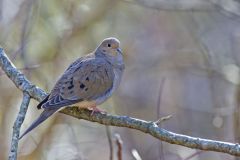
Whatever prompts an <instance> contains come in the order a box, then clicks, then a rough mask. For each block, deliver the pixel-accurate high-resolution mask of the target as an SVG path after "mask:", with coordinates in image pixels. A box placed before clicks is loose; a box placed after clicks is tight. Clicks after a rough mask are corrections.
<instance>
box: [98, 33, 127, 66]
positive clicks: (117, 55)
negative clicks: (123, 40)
mask: <svg viewBox="0 0 240 160" xmlns="http://www.w3.org/2000/svg"><path fill="white" fill-rule="evenodd" d="M95 54H96V56H97V57H104V58H106V59H107V60H108V61H110V62H111V63H119V62H121V61H123V55H122V51H121V49H120V41H119V40H118V39H117V38H113V37H110V38H106V39H104V40H103V41H102V42H101V44H100V45H99V46H98V48H97V50H96V52H95Z"/></svg>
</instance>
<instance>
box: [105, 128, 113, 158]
mask: <svg viewBox="0 0 240 160" xmlns="http://www.w3.org/2000/svg"><path fill="white" fill-rule="evenodd" d="M106 134H107V139H108V144H109V151H110V153H109V160H113V143H112V134H111V130H110V127H109V126H106Z"/></svg>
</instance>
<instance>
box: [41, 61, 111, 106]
mask: <svg viewBox="0 0 240 160" xmlns="http://www.w3.org/2000/svg"><path fill="white" fill-rule="evenodd" d="M113 79H114V72H113V69H112V67H111V65H110V64H109V63H108V62H107V61H105V60H104V59H95V58H87V59H83V60H81V61H79V62H78V63H75V65H72V67H71V66H70V67H69V68H68V69H67V70H66V71H65V72H64V74H63V75H62V77H61V78H60V79H59V81H58V82H57V83H56V85H55V87H54V89H53V90H52V92H51V93H50V96H49V98H48V100H47V101H46V102H45V103H44V104H43V105H42V108H48V109H49V108H55V107H63V106H67V105H72V104H75V103H78V102H81V101H94V100H96V99H97V98H98V97H101V96H104V95H105V94H106V93H107V92H109V91H110V90H111V88H112V87H113Z"/></svg>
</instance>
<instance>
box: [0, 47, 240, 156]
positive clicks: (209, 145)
mask: <svg viewBox="0 0 240 160" xmlns="http://www.w3.org/2000/svg"><path fill="white" fill-rule="evenodd" d="M0 66H1V67H2V69H3V71H5V73H6V75H7V76H8V77H9V78H10V79H11V80H12V81H13V83H14V84H15V85H16V86H17V87H18V88H19V89H20V90H21V91H23V92H25V93H27V94H28V95H29V96H30V97H32V98H34V99H36V100H38V101H41V100H42V99H43V98H44V97H45V96H46V95H47V94H46V93H45V92H44V91H43V90H41V89H40V88H38V87H36V86H35V85H33V84H32V83H31V82H30V81H28V80H27V78H26V77H25V76H24V75H23V74H22V73H21V72H20V71H18V70H17V69H16V67H15V66H14V65H13V64H12V63H11V61H10V60H9V59H8V57H7V55H6V54H5V52H4V50H3V49H2V48H0ZM61 113H64V114H67V115H69V116H72V117H75V118H78V119H84V120H87V121H91V122H97V123H99V124H103V125H111V126H117V127H126V128H132V129H136V130H139V131H141V132H144V133H147V134H149V135H152V136H153V137H155V138H157V139H159V140H162V141H165V142H168V143H172V144H177V145H181V146H185V147H189V148H195V149H200V150H207V151H216V152H222V153H227V154H230V155H234V156H240V145H239V144H233V143H228V142H221V141H214V140H209V139H202V138H197V137H190V136H186V135H181V134H177V133H173V132H170V131H167V130H165V129H163V128H160V127H158V126H157V124H156V123H155V122H152V121H144V120H140V119H136V118H131V117H128V116H114V115H110V114H101V113H94V114H93V115H92V116H91V111H89V110H87V109H78V108H77V107H71V108H66V109H64V110H62V111H61ZM14 129H15V128H14ZM14 132H15V131H14Z"/></svg>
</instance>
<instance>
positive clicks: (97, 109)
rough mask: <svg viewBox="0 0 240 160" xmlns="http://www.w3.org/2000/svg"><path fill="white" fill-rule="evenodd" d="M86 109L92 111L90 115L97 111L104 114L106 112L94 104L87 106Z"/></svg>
mask: <svg viewBox="0 0 240 160" xmlns="http://www.w3.org/2000/svg"><path fill="white" fill-rule="evenodd" d="M88 109H89V110H91V111H92V113H91V116H92V115H93V114H94V113H95V112H99V113H102V114H106V113H107V112H106V111H104V110H101V109H99V108H97V107H96V106H94V107H88Z"/></svg>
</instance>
